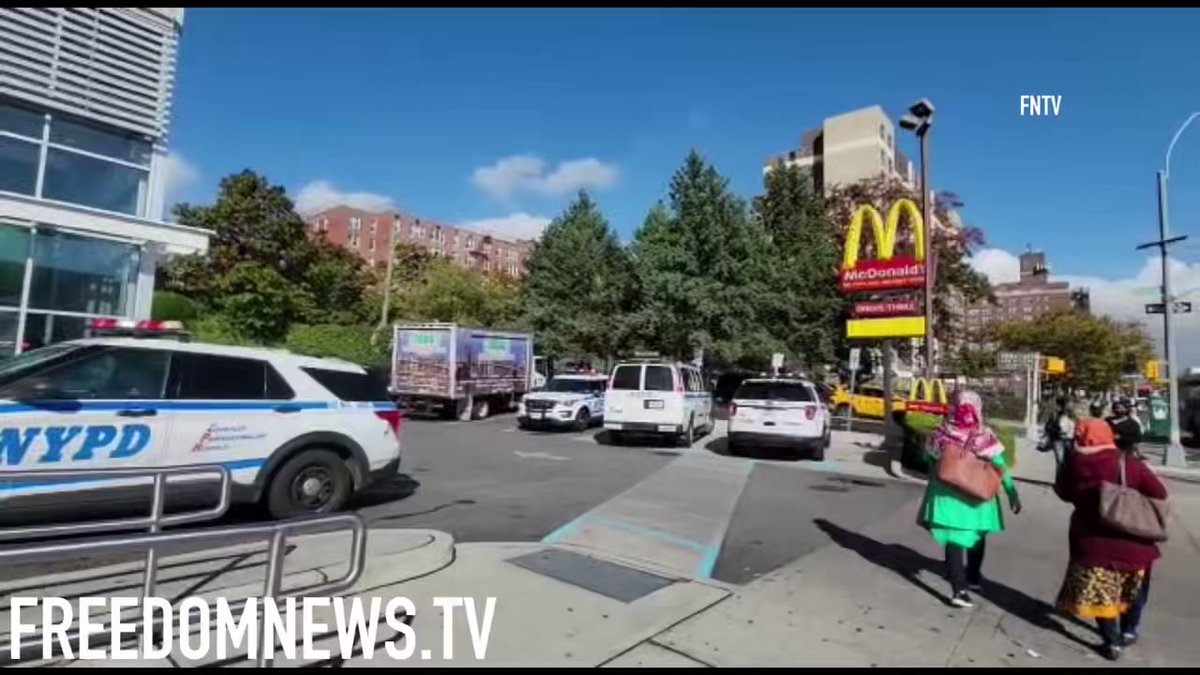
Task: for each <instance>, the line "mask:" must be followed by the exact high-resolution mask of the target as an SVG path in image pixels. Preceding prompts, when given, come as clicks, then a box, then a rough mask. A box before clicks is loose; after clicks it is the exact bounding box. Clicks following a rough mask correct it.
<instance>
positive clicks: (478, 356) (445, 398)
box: [389, 323, 534, 421]
mask: <svg viewBox="0 0 1200 675" xmlns="http://www.w3.org/2000/svg"><path fill="white" fill-rule="evenodd" d="M533 372H534V371H533V336H532V335H529V334H528V333H512V332H507V331H499V330H492V329H489V328H468V327H466V326H459V325H457V324H453V323H413V324H396V325H395V331H394V333H393V341H392V374H391V382H390V385H389V390H390V392H391V394H392V396H393V397H394V398H395V399H396V402H397V403H399V404H401V405H402V406H404V408H405V409H407V410H416V411H424V412H434V411H437V412H440V413H441V414H442V415H443V416H444V417H448V418H457V419H459V420H463V421H467V420H477V419H483V418H485V417H487V416H488V415H490V414H492V413H493V412H496V411H502V412H507V411H510V410H514V409H515V408H516V405H517V402H518V401H520V400H521V397H522V396H524V395H525V394H526V392H528V391H530V389H532V388H533V386H532V385H533Z"/></svg>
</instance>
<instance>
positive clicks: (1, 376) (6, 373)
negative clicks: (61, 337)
mask: <svg viewBox="0 0 1200 675" xmlns="http://www.w3.org/2000/svg"><path fill="white" fill-rule="evenodd" d="M82 348H83V345H78V344H70V343H60V344H56V345H50V346H49V347H41V348H39V349H32V350H30V351H27V352H24V353H22V354H19V355H17V356H14V357H12V358H11V359H4V360H0V381H4V382H9V381H12V380H14V379H16V378H18V377H21V376H22V375H23V374H24V373H26V372H28V371H30V370H32V369H34V368H36V367H37V366H39V365H41V364H43V363H46V362H47V361H50V360H53V359H56V358H58V357H60V356H65V355H67V354H69V353H71V352H73V351H75V350H77V349H82Z"/></svg>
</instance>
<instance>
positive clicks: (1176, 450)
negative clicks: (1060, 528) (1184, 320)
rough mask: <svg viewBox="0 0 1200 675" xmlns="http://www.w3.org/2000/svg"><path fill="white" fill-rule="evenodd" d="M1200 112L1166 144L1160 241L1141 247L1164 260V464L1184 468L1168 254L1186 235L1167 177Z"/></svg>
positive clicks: (1160, 185) (1160, 197) (1160, 198)
mask: <svg viewBox="0 0 1200 675" xmlns="http://www.w3.org/2000/svg"><path fill="white" fill-rule="evenodd" d="M1197 117H1200V112H1194V113H1192V114H1191V116H1189V117H1188V118H1187V120H1185V121H1184V123H1183V124H1181V125H1180V126H1179V129H1177V130H1176V131H1175V135H1174V136H1173V137H1172V138H1171V143H1170V144H1169V145H1168V146H1167V154H1166V157H1165V158H1164V160H1163V170H1162V171H1159V172H1158V241H1152V242H1148V243H1145V244H1142V245H1141V246H1138V250H1141V249H1145V248H1151V247H1155V248H1158V253H1159V259H1160V261H1161V262H1162V299H1163V362H1164V365H1165V367H1166V371H1167V372H1166V377H1167V419H1168V420H1169V421H1170V423H1171V431H1170V435H1169V437H1168V440H1167V452H1166V457H1165V458H1164V463H1165V464H1166V465H1167V466H1175V467H1185V466H1187V459H1186V457H1185V456H1184V454H1183V445H1182V444H1181V439H1180V433H1179V375H1180V373H1182V372H1183V369H1182V368H1180V367H1179V366H1180V364H1179V362H1178V358H1179V354H1178V352H1177V351H1176V350H1175V331H1174V325H1173V324H1174V320H1173V317H1174V315H1175V298H1174V297H1173V296H1172V295H1171V274H1170V262H1169V259H1168V257H1167V247H1168V246H1170V245H1171V244H1176V243H1179V242H1181V241H1183V240H1185V239H1187V236H1186V235H1185V236H1179V237H1169V236H1168V235H1169V234H1170V232H1171V226H1170V217H1169V215H1168V208H1167V178H1168V177H1169V176H1170V174H1171V151H1172V150H1174V149H1175V143H1176V142H1178V141H1179V136H1180V135H1181V134H1183V131H1184V129H1187V128H1188V125H1190V124H1191V123H1192V122H1193V121H1195V119H1196V118H1197Z"/></svg>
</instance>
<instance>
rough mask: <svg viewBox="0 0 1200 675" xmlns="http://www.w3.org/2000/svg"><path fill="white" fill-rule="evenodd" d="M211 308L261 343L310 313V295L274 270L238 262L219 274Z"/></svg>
mask: <svg viewBox="0 0 1200 675" xmlns="http://www.w3.org/2000/svg"><path fill="white" fill-rule="evenodd" d="M213 297H214V299H215V308H216V309H217V310H218V311H219V312H220V313H221V314H222V315H223V316H225V317H226V318H228V319H229V321H230V322H231V323H232V324H233V325H234V326H236V327H237V330H238V331H239V332H241V333H242V334H243V335H245V336H246V337H249V338H252V339H254V340H255V341H258V342H262V343H265V344H272V343H275V342H278V341H280V340H282V339H283V337H284V335H285V334H286V333H287V329H288V326H289V325H290V324H291V322H292V321H293V319H295V318H296V317H298V316H304V315H306V314H311V313H312V306H313V302H312V296H311V295H309V294H308V291H307V290H306V289H304V288H303V287H297V286H296V285H295V284H293V283H291V282H290V281H288V280H287V279H286V278H284V276H283V275H282V274H280V273H279V272H278V271H277V270H275V269H274V268H271V267H267V266H265V265H260V264H258V263H253V262H241V263H238V264H237V265H234V267H233V269H231V270H229V272H228V273H227V274H225V275H224V276H222V277H221V278H219V279H218V280H217V282H216V285H215V288H214V296H213Z"/></svg>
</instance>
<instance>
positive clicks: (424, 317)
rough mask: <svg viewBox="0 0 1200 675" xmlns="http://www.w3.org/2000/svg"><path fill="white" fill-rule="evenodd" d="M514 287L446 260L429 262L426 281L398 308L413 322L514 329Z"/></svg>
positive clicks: (404, 316)
mask: <svg viewBox="0 0 1200 675" xmlns="http://www.w3.org/2000/svg"><path fill="white" fill-rule="evenodd" d="M516 296H517V290H516V288H515V285H514V284H512V283H511V282H510V281H508V280H507V279H503V278H500V276H499V275H495V274H484V273H482V272H479V271H477V270H472V269H467V268H464V267H462V266H460V265H457V264H455V263H454V262H453V261H451V260H449V259H447V258H435V259H434V260H433V261H431V262H430V263H429V267H428V269H427V270H426V273H425V277H424V279H422V280H421V283H420V284H418V285H417V286H416V287H415V288H414V289H413V291H412V293H411V295H409V296H408V297H407V298H405V303H404V304H403V305H402V306H401V307H400V308H399V309H398V313H399V314H400V316H401V318H403V319H407V320H413V321H453V322H455V323H461V324H467V325H471V326H480V327H483V328H513V327H515V326H516V323H517V316H516V314H517V310H518V303H517V300H516Z"/></svg>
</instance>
